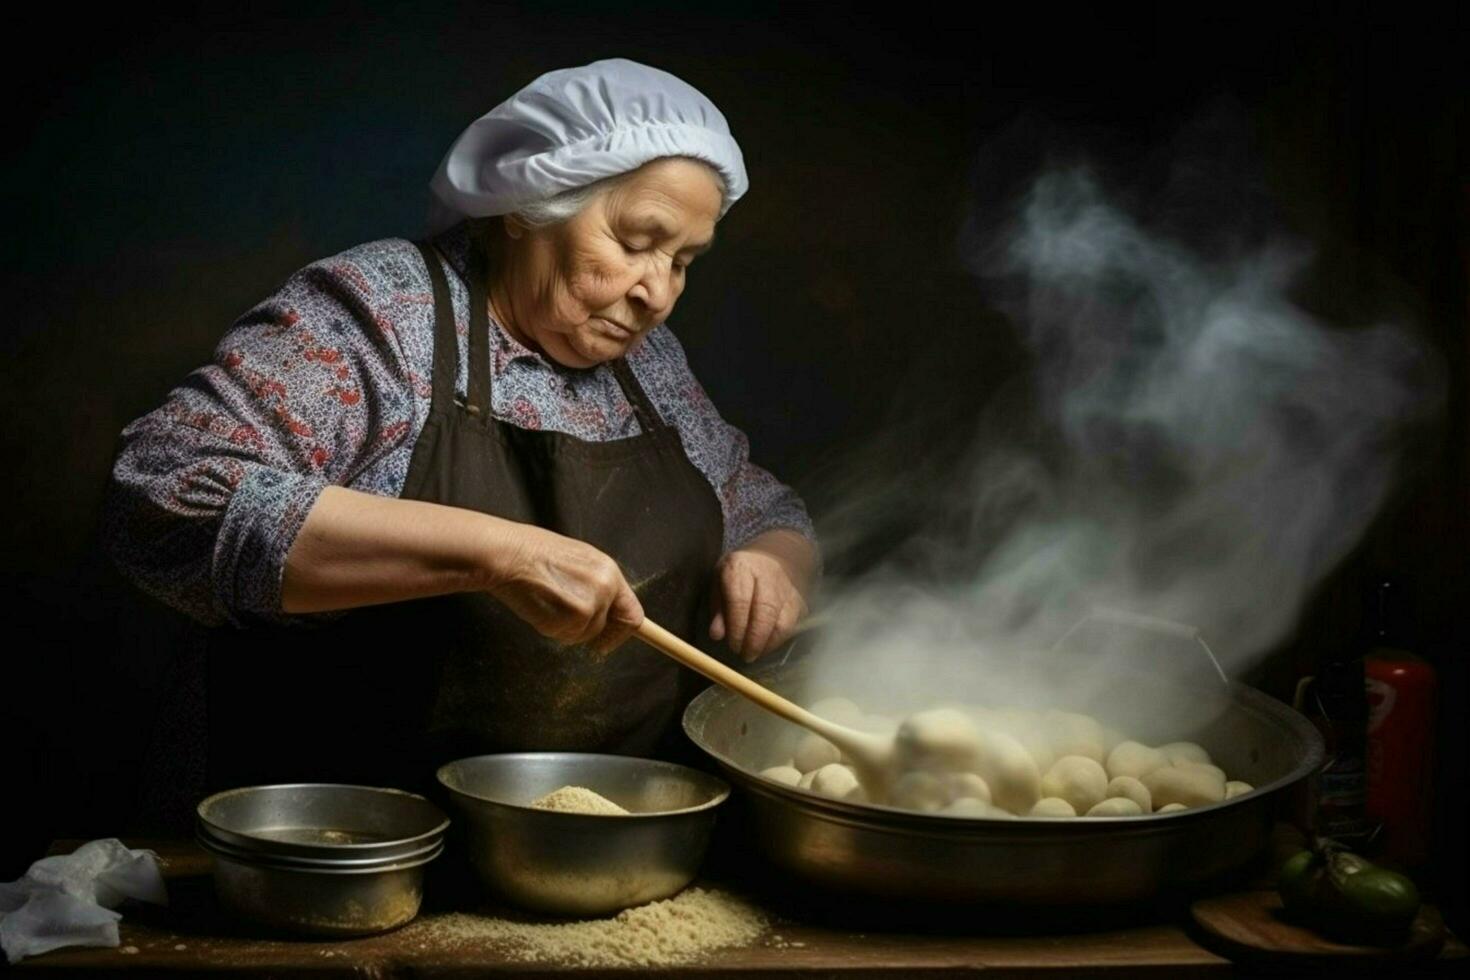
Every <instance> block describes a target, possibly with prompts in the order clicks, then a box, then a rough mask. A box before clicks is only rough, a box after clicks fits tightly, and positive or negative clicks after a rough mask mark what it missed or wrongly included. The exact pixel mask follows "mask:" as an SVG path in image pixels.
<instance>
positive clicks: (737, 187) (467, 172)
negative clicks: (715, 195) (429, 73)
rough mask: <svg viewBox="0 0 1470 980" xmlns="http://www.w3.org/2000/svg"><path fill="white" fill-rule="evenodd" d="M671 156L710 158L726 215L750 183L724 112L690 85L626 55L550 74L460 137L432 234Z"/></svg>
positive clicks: (439, 188)
mask: <svg viewBox="0 0 1470 980" xmlns="http://www.w3.org/2000/svg"><path fill="white" fill-rule="evenodd" d="M668 156H688V157H695V158H697V159H700V160H704V161H705V162H707V163H709V164H711V165H712V166H714V167H715V169H717V170H718V171H719V172H720V173H721V175H723V176H724V178H725V184H726V187H727V193H726V195H725V201H724V205H723V207H722V208H721V209H720V216H721V217H724V215H725V212H726V211H728V210H729V209H730V206H731V205H732V204H734V203H735V202H736V201H737V200H739V199H740V197H741V195H743V194H744V193H745V191H746V188H747V187H749V181H748V180H747V179H746V176H745V160H744V158H743V157H742V156H741V154H740V146H739V144H737V143H736V142H735V137H734V136H732V135H730V126H729V124H728V123H726V122H725V117H724V116H723V115H722V114H721V113H720V110H719V109H717V108H715V104H714V103H713V102H711V101H710V100H709V99H707V98H705V97H704V95H703V94H701V93H700V92H699V90H698V89H696V88H694V86H692V85H690V84H689V83H688V82H685V81H683V80H682V79H680V78H677V77H675V76H673V75H670V74H669V73H668V72H666V71H660V70H659V69H657V68H650V67H649V66H648V65H641V64H639V63H638V62H636V61H629V60H628V59H626V58H608V59H606V60H603V61H594V62H592V63H591V64H590V65H584V66H582V67H580V68H563V69H560V70H558V71H552V72H547V73H546V74H544V75H542V76H541V77H539V78H537V79H536V80H535V81H533V82H532V83H531V84H529V85H527V86H526V87H525V88H523V89H521V90H520V91H519V92H517V93H516V94H515V95H513V96H511V97H510V98H509V99H507V100H505V101H504V102H502V103H500V105H498V106H496V107H495V108H494V109H491V110H490V111H489V112H487V113H486V114H485V115H483V116H481V117H480V118H479V119H476V120H475V121H474V122H472V123H470V125H469V127H468V128H467V129H466V130H465V131H464V132H463V133H461V134H460V135H459V138H458V139H456V140H455V141H454V145H453V146H451V147H450V148H449V153H448V154H446V155H445V157H444V160H443V161H442V162H441V163H440V164H439V170H438V172H437V173H435V174H434V179H433V180H432V181H430V182H429V187H430V189H431V190H432V191H433V198H432V202H431V204H430V209H429V222H428V225H429V227H428V233H429V234H431V235H433V234H438V233H439V232H441V231H443V230H444V229H446V228H449V227H451V226H452V225H454V224H456V223H457V222H459V221H461V220H463V219H464V218H466V217H475V218H481V217H487V216H489V215H495V214H509V213H510V212H512V211H515V210H517V209H519V208H521V207H524V206H525V205H527V204H532V203H535V202H537V201H542V200H545V199H546V198H548V197H552V196H553V195H555V194H559V193H561V192H562V191H567V190H571V189H572V188H574V187H582V186H584V185H586V184H590V183H592V182H593V181H595V180H601V179H603V178H604V177H611V176H614V175H616V174H621V173H627V172H628V171H629V170H634V169H637V168H638V167H641V166H642V165H643V164H645V163H647V162H648V161H650V160H654V159H657V158H659V157H668Z"/></svg>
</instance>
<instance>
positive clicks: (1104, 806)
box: [1087, 796, 1144, 817]
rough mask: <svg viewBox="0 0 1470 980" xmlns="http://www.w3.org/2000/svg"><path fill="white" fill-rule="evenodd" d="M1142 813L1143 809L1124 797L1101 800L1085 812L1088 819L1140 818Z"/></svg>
mask: <svg viewBox="0 0 1470 980" xmlns="http://www.w3.org/2000/svg"><path fill="white" fill-rule="evenodd" d="M1143 813H1144V810H1143V807H1141V806H1139V805H1138V804H1137V803H1135V802H1134V801H1133V800H1130V799H1128V798H1127V797H1125V796H1115V797H1113V798H1112V799H1108V800H1103V801H1102V802H1101V803H1099V804H1097V805H1096V806H1094V807H1093V808H1092V809H1091V810H1088V811H1087V815H1088V816H1089V817H1141V816H1143Z"/></svg>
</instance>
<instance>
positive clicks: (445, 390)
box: [414, 242, 459, 412]
mask: <svg viewBox="0 0 1470 980" xmlns="http://www.w3.org/2000/svg"><path fill="white" fill-rule="evenodd" d="M414 245H415V247H417V248H418V250H419V254H420V255H421V256H423V259H424V265H425V266H426V267H427V268H428V270H429V281H430V282H432V283H433V285H434V376H433V385H434V398H433V401H432V402H430V404H429V411H431V412H450V411H452V410H453V407H454V403H455V397H454V380H455V377H454V376H455V373H456V368H457V366H458V361H459V341H458V339H457V338H456V337H455V331H454V304H453V303H452V302H451V301H450V299H449V283H448V281H447V280H446V279H445V278H444V269H443V267H442V266H440V264H439V256H438V253H437V252H436V250H435V249H434V248H433V247H432V246H431V245H429V244H428V243H427V242H414Z"/></svg>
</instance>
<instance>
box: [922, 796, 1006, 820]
mask: <svg viewBox="0 0 1470 980" xmlns="http://www.w3.org/2000/svg"><path fill="white" fill-rule="evenodd" d="M939 812H940V813H944V814H948V815H949V816H951V817H989V818H992V819H993V818H995V817H997V816H1000V815H1004V816H1006V817H1009V816H1010V814H1009V813H1006V812H1005V811H1004V810H1002V809H1000V807H996V806H991V805H990V804H989V803H987V802H986V801H984V800H978V799H976V798H975V797H973V796H961V797H960V798H959V799H957V800H953V801H951V802H950V803H948V804H946V805H945V807H944V809H942V810H940V811H939Z"/></svg>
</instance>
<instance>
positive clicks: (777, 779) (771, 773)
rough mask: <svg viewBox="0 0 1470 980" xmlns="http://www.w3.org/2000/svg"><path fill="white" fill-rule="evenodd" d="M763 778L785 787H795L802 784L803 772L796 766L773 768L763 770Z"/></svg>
mask: <svg viewBox="0 0 1470 980" xmlns="http://www.w3.org/2000/svg"><path fill="white" fill-rule="evenodd" d="M761 778H762V779H769V780H770V781H771V782H773V783H780V784H781V785H783V786H795V785H797V784H798V783H800V782H801V770H800V769H797V768H796V767H795V766H772V767H771V768H769V769H762V770H761Z"/></svg>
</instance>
